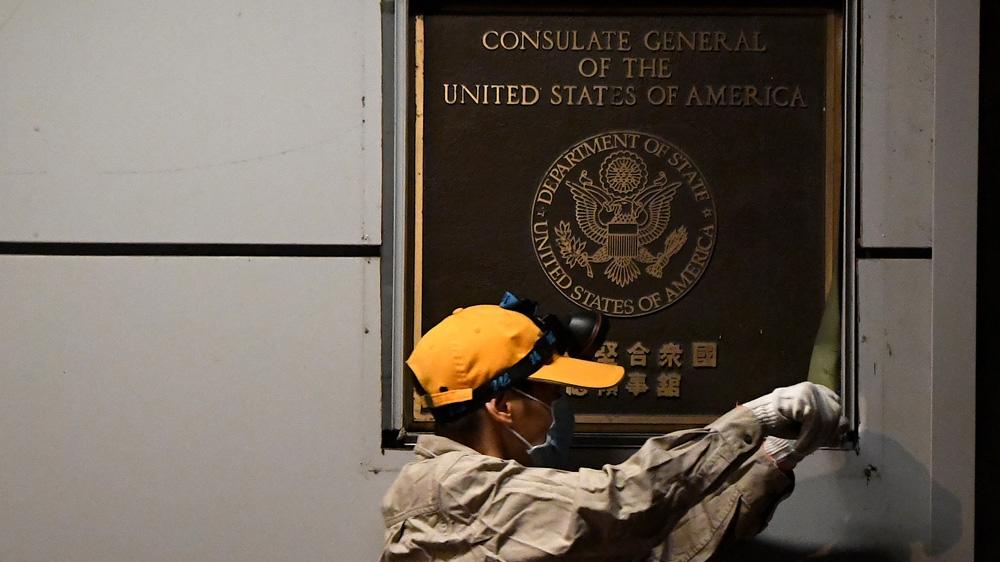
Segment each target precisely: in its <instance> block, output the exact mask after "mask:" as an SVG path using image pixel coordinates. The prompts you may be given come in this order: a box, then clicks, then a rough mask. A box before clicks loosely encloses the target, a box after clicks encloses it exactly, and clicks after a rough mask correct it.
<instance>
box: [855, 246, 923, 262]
mask: <svg viewBox="0 0 1000 562" xmlns="http://www.w3.org/2000/svg"><path fill="white" fill-rule="evenodd" d="M857 255H858V259H862V260H929V259H931V249H930V248H858V252H857Z"/></svg>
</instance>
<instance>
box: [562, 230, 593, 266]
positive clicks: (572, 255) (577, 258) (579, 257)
mask: <svg viewBox="0 0 1000 562" xmlns="http://www.w3.org/2000/svg"><path fill="white" fill-rule="evenodd" d="M556 239H557V240H558V241H559V254H560V255H561V256H562V258H563V259H564V260H566V265H568V266H570V267H582V268H584V269H586V270H587V277H590V278H593V277H594V270H593V269H591V268H590V255H589V254H587V243H586V242H584V241H583V240H580V239H579V238H577V237H575V236H573V231H572V230H571V229H570V227H569V221H559V226H557V227H556Z"/></svg>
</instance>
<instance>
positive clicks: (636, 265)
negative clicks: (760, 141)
mask: <svg viewBox="0 0 1000 562" xmlns="http://www.w3.org/2000/svg"><path fill="white" fill-rule="evenodd" d="M531 233H532V240H533V245H534V248H535V255H536V256H537V257H538V263H539V264H540V265H541V266H542V269H543V270H544V271H545V275H546V276H547V277H548V278H549V280H550V281H551V282H552V283H553V284H554V285H555V286H556V287H557V288H558V289H559V291H560V292H562V294H563V295H564V296H566V298H568V299H570V300H572V301H573V302H575V303H577V304H579V305H580V306H583V307H585V308H589V309H593V310H599V311H601V312H603V313H605V314H609V315H612V316H640V315H643V314H649V313H652V312H656V311H658V310H661V309H663V308H665V307H667V306H670V305H671V304H673V303H674V302H676V301H677V300H678V299H680V298H681V297H683V296H684V295H685V294H686V293H687V292H688V291H690V290H691V288H692V287H693V286H694V285H695V283H697V282H698V279H700V278H701V275H702V274H703V273H704V271H705V269H706V267H707V266H708V261H709V259H710V258H711V257H712V250H713V249H714V248H715V237H716V223H715V202H714V200H713V199H712V194H711V192H710V191H709V187H708V181H707V180H706V179H705V177H704V176H703V175H702V173H701V171H700V170H699V169H698V167H697V166H696V165H695V163H694V161H692V160H691V158H690V157H688V155H687V154H685V153H684V152H682V151H681V150H680V149H679V148H677V147H676V146H674V145H673V144H671V143H670V142H667V141H666V140H664V139H662V138H660V137H658V136H655V135H650V134H647V133H640V132H637V131H613V132H607V133H601V134H598V135H594V136H592V137H590V138H587V139H585V140H583V141H581V142H579V143H577V144H576V145H574V146H572V147H571V148H570V149H569V150H567V151H565V152H563V153H562V154H561V155H560V156H559V157H558V158H557V159H556V160H555V162H553V163H552V165H551V166H550V167H549V169H548V170H547V171H546V173H545V175H544V176H543V177H542V179H541V182H540V183H539V185H538V190H537V191H536V193H535V199H534V204H533V206H532V210H531Z"/></svg>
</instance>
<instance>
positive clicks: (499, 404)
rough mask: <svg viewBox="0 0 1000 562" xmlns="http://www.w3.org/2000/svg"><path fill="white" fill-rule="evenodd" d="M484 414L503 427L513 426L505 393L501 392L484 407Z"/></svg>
mask: <svg viewBox="0 0 1000 562" xmlns="http://www.w3.org/2000/svg"><path fill="white" fill-rule="evenodd" d="M484 408H485V410H486V414H487V415H488V416H489V417H490V418H491V419H493V420H494V421H496V422H498V423H501V424H503V425H507V426H509V425H513V423H514V418H513V416H511V413H510V402H508V401H507V393H505V392H501V393H500V394H497V395H496V397H494V398H493V399H492V400H490V401H489V402H487V403H486V404H485V405H484Z"/></svg>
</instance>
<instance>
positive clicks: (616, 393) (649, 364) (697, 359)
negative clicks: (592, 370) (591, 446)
mask: <svg viewBox="0 0 1000 562" xmlns="http://www.w3.org/2000/svg"><path fill="white" fill-rule="evenodd" d="M620 347H621V344H620V343H619V342H617V341H607V342H604V345H602V346H601V348H600V349H598V350H597V352H596V353H595V354H594V360H595V361H597V362H599V363H607V364H611V365H621V366H623V367H625V370H626V374H625V378H623V379H622V381H621V382H620V383H618V384H617V385H616V386H612V387H608V388H601V389H598V390H596V391H594V392H595V395H596V396H597V397H599V398H621V397H623V396H626V395H629V394H630V395H632V396H641V395H644V394H646V393H648V392H651V391H652V392H654V393H655V396H656V397H657V398H680V397H681V383H682V381H683V380H684V376H685V375H686V376H698V374H697V371H695V370H696V369H714V368H716V367H717V366H718V357H719V345H718V342H714V341H693V342H689V343H684V342H678V341H665V342H662V343H659V344H654V347H655V349H656V351H655V353H654V352H653V349H651V348H649V347H646V344H645V343H643V342H642V341H636V342H634V343H633V344H632V345H630V346H629V347H628V348H627V349H625V352H624V354H621V353H620V352H619V348H620ZM651 353H652V354H653V356H652V357H650V354H651ZM691 371H695V372H691ZM708 373H710V371H707V372H706V374H708ZM620 391H624V392H620ZM590 392H591V391H590V390H588V389H586V388H579V387H575V386H571V387H567V388H566V394H569V395H570V396H588V395H589V394H590Z"/></svg>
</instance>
